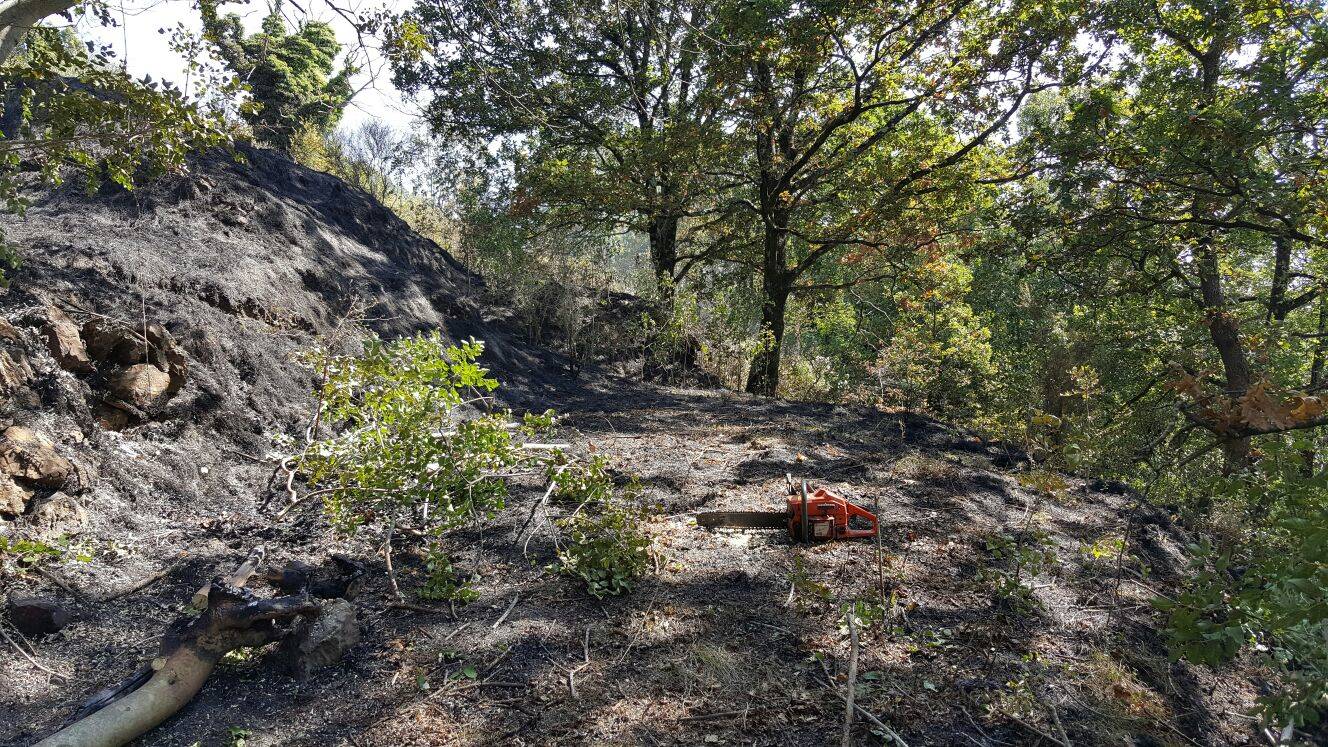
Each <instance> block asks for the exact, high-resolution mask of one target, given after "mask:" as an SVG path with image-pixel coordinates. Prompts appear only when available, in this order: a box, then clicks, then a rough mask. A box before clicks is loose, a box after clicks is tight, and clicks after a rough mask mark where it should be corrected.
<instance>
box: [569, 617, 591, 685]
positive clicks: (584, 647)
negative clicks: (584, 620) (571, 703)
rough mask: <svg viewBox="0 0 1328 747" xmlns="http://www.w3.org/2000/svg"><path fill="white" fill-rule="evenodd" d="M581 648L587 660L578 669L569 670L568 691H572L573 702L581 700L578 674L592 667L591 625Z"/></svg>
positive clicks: (587, 627)
mask: <svg viewBox="0 0 1328 747" xmlns="http://www.w3.org/2000/svg"><path fill="white" fill-rule="evenodd" d="M581 647H582V650H583V651H584V652H585V660H584V661H582V662H581V663H580V664H579V665H577V666H576V667H574V668H572V669H569V670H567V689H568V690H570V691H571V693H572V700H577V699H579V698H580V696H579V695H577V694H576V673H577V672H580V671H581V670H582V669H585V668H586V667H588V666H590V626H589V625H587V626H586V638H585V641H584V642H583V643H582V644H581Z"/></svg>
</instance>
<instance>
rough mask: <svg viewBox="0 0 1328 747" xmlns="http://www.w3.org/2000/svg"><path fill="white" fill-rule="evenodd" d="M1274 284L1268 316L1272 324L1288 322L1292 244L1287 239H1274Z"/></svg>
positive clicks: (1271, 289)
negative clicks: (1287, 304) (1288, 289)
mask: <svg viewBox="0 0 1328 747" xmlns="http://www.w3.org/2000/svg"><path fill="white" fill-rule="evenodd" d="M1273 247H1274V254H1273V282H1272V286H1271V288H1270V289H1269V291H1268V315H1267V320H1268V321H1270V322H1281V321H1285V320H1286V316H1287V308H1286V292H1287V286H1288V285H1289V284H1290V283H1291V242H1290V241H1288V240H1287V239H1286V237H1283V236H1278V237H1277V238H1275V239H1273Z"/></svg>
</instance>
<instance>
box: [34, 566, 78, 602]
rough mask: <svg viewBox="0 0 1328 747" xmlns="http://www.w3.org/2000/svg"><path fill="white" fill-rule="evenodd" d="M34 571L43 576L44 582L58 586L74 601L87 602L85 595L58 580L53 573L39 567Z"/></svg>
mask: <svg viewBox="0 0 1328 747" xmlns="http://www.w3.org/2000/svg"><path fill="white" fill-rule="evenodd" d="M36 571H37V573H39V574H41V575H42V576H44V577H45V578H46V580H48V581H50V582H51V583H53V584H55V585H56V586H59V587H60V588H61V589H64V590H65V591H66V592H68V593H69V595H70V596H71V597H73V598H74V599H76V600H78V601H80V602H87V601H88V597H87V595H86V594H84V593H83V592H81V591H79V590H78V589H76V588H74V587H73V586H71V585H70V584H69V582H68V581H65V580H64V579H63V578H60V576H58V575H57V574H56V573H55V572H54V571H48V570H46V569H45V568H42V567H41V566H37V568H36Z"/></svg>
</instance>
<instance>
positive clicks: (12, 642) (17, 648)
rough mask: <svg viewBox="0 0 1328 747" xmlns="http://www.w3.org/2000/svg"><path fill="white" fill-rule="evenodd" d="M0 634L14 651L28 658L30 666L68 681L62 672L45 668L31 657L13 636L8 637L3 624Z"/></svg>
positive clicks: (0, 627) (0, 626)
mask: <svg viewBox="0 0 1328 747" xmlns="http://www.w3.org/2000/svg"><path fill="white" fill-rule="evenodd" d="M0 636H4V637H5V640H6V641H8V642H9V645H10V646H13V647H14V650H15V651H18V652H19V653H20V654H22V656H23V658H24V659H27V660H28V663H29V664H31V665H32V666H34V667H36V668H37V669H40V670H41V671H43V672H45V673H47V674H49V675H51V676H52V677H55V678H56V679H59V680H64V681H68V680H69V678H68V677H66V676H64V675H63V674H60V673H59V672H57V671H55V670H53V669H48V668H47V667H46V666H45V665H43V664H42V663H41V662H39V661H37V660H36V659H35V658H33V656H32V654H29V653H28V652H27V650H26V649H24V648H23V647H22V646H20V645H19V644H18V641H15V640H14V639H13V638H10V637H9V632H8V631H6V630H5V626H4V625H0Z"/></svg>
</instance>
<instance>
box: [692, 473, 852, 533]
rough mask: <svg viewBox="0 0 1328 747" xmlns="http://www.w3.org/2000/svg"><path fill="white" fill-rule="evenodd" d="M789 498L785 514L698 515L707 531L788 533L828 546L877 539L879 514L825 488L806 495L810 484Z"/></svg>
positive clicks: (742, 512) (721, 512)
mask: <svg viewBox="0 0 1328 747" xmlns="http://www.w3.org/2000/svg"><path fill="white" fill-rule="evenodd" d="M792 487H793V480H792V479H789V488H790V494H789V495H788V497H787V499H786V505H785V509H784V510H783V511H708V512H705V513H700V514H697V515H696V523H697V524H698V525H699V526H703V527H705V528H707V529H719V528H731V529H784V528H787V529H788V533H789V537H791V538H793V540H794V541H795V542H828V541H830V540H837V539H854V538H857V537H874V536H876V531H877V526H876V514H873V513H872V512H870V511H868V510H866V509H864V508H860V507H858V506H855V505H853V504H852V503H849V502H848V501H846V500H844V499H843V498H840V497H839V496H837V495H835V494H834V493H831V492H830V491H828V490H826V489H825V488H817V489H816V490H815V492H812V493H808V492H807V482H806V481H805V480H804V481H803V483H802V486H801V487H800V488H799V489H798V490H797V491H793V490H792Z"/></svg>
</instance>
